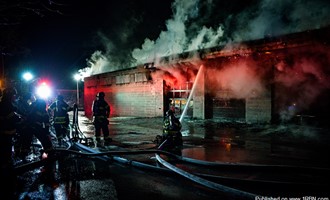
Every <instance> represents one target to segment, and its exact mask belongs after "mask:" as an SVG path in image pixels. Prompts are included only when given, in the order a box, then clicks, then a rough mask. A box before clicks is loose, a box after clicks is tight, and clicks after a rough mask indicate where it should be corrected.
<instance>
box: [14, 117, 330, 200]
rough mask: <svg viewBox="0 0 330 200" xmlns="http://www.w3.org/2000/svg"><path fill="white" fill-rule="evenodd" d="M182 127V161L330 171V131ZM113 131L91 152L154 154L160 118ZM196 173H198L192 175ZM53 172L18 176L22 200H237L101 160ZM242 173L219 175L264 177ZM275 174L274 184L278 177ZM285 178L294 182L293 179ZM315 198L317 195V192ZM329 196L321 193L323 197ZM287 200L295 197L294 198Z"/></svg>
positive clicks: (118, 124) (85, 122) (84, 125)
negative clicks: (109, 140)
mask: <svg viewBox="0 0 330 200" xmlns="http://www.w3.org/2000/svg"><path fill="white" fill-rule="evenodd" d="M78 120H79V128H80V130H81V132H82V133H83V134H84V136H85V137H86V138H93V131H94V129H93V125H92V123H91V121H90V120H89V119H88V118H86V117H85V116H84V112H83V111H80V112H79V117H78ZM182 125H183V128H182V134H183V141H184V145H183V149H182V156H183V157H187V158H192V159H196V160H202V161H209V162H214V163H234V164H235V163H239V164H240V163H247V164H265V165H290V166H300V167H301V166H306V167H318V168H326V169H329V168H330V164H329V163H330V160H329V159H330V156H329V154H330V153H329V152H330V151H329V142H330V141H329V140H330V135H329V134H330V131H329V129H328V128H320V127H312V126H308V125H302V124H283V125H267V124H263V125H262V124H259V125H249V124H245V123H241V122H237V123H233V122H226V121H224V120H222V121H220V120H218V121H216V120H191V119H184V120H183V122H182ZM109 128H110V132H111V133H110V135H111V137H112V139H113V143H112V144H111V145H110V146H108V147H107V148H102V149H99V148H96V147H95V144H93V143H89V144H88V145H89V147H90V148H91V149H92V150H93V151H95V152H106V151H117V150H123V149H124V150H129V151H138V150H150V149H155V148H156V144H155V143H154V140H155V137H156V135H161V132H162V118H129V117H112V118H110V124H109ZM88 141H91V140H88ZM125 158H128V159H130V160H137V161H146V162H147V163H157V162H156V160H155V155H154V154H142V155H130V156H125ZM186 168H187V169H188V167H186ZM196 168H199V167H195V169H194V170H196ZM200 168H201V167H200ZM188 170H191V169H190V168H189V169H188ZM54 171H55V174H54V177H53V178H49V176H48V175H47V174H45V173H44V172H43V171H42V170H41V169H40V168H36V169H34V170H32V171H27V172H25V173H24V174H23V175H21V176H20V178H21V180H23V181H21V184H22V186H21V188H22V189H21V190H22V192H21V194H20V198H19V199H98V200H101V199H137V198H138V199H145V198H147V197H148V199H149V198H157V199H185V198H189V199H219V198H220V197H222V198H223V199H232V198H230V197H226V196H225V195H223V194H219V193H218V192H215V191H213V190H212V189H209V188H205V187H203V186H201V185H199V184H197V183H195V182H192V181H191V180H188V179H186V178H184V177H182V176H179V175H177V174H172V173H170V174H169V173H168V172H158V171H154V170H147V169H137V168H135V167H132V166H130V165H127V164H121V163H118V162H114V161H113V160H112V159H102V157H101V158H100V157H88V158H87V157H84V156H73V155H71V156H67V157H63V159H59V160H58V161H56V165H55V170H54ZM206 171H208V170H206ZM217 173H218V172H217ZM241 173H242V172H240V171H235V170H233V169H232V168H229V169H226V170H224V169H222V174H221V176H224V175H227V176H229V175H230V176H232V177H239V178H242V177H244V178H246V179H252V178H253V177H257V176H259V177H262V176H263V175H261V174H260V173H255V172H253V173H252V172H251V173H247V174H246V172H244V173H245V174H244V175H242V174H241ZM275 174H276V173H274V176H273V177H272V178H274V177H276V176H277V175H275ZM217 175H218V174H217ZM304 176H306V175H304ZM311 176H314V175H311ZM269 177H270V176H267V178H269ZM285 178H290V175H286V176H285ZM278 179H279V178H278ZM324 179H326V180H328V175H327V176H325V178H324ZM302 181H304V180H302ZM327 184H329V183H327ZM234 186H235V185H234ZM253 192H255V193H256V194H262V195H267V191H258V189H254V190H253ZM274 194H276V195H280V194H278V193H274ZM294 194H296V193H292V195H294ZM306 194H307V195H308V194H309V193H308V192H307V193H306ZM310 194H311V195H314V196H315V195H318V193H315V192H314V193H310ZM328 194H329V193H328V192H325V193H324V192H323V191H322V193H320V195H322V196H319V197H324V195H328ZM283 195H284V193H283ZM285 195H286V197H292V196H290V192H287V193H286V194H285ZM260 197H261V196H260ZM328 197H329V196H328Z"/></svg>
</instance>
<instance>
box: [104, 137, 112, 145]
mask: <svg viewBox="0 0 330 200" xmlns="http://www.w3.org/2000/svg"><path fill="white" fill-rule="evenodd" d="M111 142H112V138H111V137H106V138H104V145H105V146H108V145H110V143H111Z"/></svg>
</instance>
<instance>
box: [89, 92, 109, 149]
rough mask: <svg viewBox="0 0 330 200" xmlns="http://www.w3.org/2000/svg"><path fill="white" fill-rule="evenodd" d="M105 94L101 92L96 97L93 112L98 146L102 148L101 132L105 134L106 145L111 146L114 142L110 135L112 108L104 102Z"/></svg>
mask: <svg viewBox="0 0 330 200" xmlns="http://www.w3.org/2000/svg"><path fill="white" fill-rule="evenodd" d="M104 97H105V94H104V92H99V93H98V94H97V95H96V99H95V100H94V101H93V105H92V112H93V124H94V128H95V138H96V142H97V146H98V147H100V146H102V144H101V131H102V133H103V138H104V145H109V143H110V142H111V141H112V139H111V137H110V133H109V127H108V124H109V120H108V118H109V116H110V106H109V104H108V103H107V102H106V101H105V100H104Z"/></svg>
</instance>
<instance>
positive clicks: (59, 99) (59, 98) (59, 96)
mask: <svg viewBox="0 0 330 200" xmlns="http://www.w3.org/2000/svg"><path fill="white" fill-rule="evenodd" d="M56 99H57V100H58V101H62V100H63V99H64V97H63V95H60V94H59V95H57V98H56Z"/></svg>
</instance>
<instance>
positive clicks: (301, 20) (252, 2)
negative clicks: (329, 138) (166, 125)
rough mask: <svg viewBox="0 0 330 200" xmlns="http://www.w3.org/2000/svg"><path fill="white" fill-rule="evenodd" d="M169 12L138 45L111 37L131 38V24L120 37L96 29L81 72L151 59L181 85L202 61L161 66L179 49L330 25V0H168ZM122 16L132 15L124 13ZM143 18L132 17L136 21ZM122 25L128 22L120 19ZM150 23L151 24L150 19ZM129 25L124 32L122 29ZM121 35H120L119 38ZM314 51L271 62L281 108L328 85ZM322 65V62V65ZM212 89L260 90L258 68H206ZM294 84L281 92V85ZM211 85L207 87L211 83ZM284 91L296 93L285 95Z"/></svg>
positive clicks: (245, 93) (243, 93) (303, 101)
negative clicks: (95, 45)
mask: <svg viewBox="0 0 330 200" xmlns="http://www.w3.org/2000/svg"><path fill="white" fill-rule="evenodd" d="M171 10H172V15H171V16H170V17H169V18H168V19H167V20H165V21H164V24H165V26H164V27H165V29H163V30H159V35H158V37H157V38H156V39H151V37H149V35H148V30H146V31H145V37H144V39H143V40H142V41H140V44H141V46H136V47H131V48H127V49H125V43H123V44H121V46H116V44H118V43H116V42H114V41H127V42H128V43H129V41H135V40H136V39H138V38H137V37H135V35H134V34H133V33H132V32H134V31H136V30H134V27H137V25H136V24H135V25H134V26H130V28H122V29H119V30H125V31H123V33H120V34H119V35H120V38H119V39H118V38H109V37H107V35H106V34H104V33H99V39H100V41H102V42H103V45H104V51H100V50H97V51H95V53H94V54H93V55H91V57H90V58H89V59H88V60H87V67H86V68H85V69H82V70H81V72H82V73H84V76H90V75H95V74H99V73H104V72H111V71H116V70H119V69H126V68H131V67H135V66H138V65H143V64H145V63H154V65H155V66H156V67H158V68H159V69H160V70H159V72H158V73H154V74H153V76H154V78H157V77H161V78H163V79H164V80H166V81H167V84H169V85H170V86H173V87H175V85H180V84H183V83H185V82H187V81H194V76H195V75H196V74H197V72H198V69H199V67H200V65H201V63H200V61H199V60H198V59H199V58H198V57H194V56H195V55H194V54H193V53H192V54H191V60H190V62H189V64H188V66H189V68H188V67H186V65H187V63H185V64H180V63H178V64H173V65H166V67H165V65H163V63H161V62H160V60H161V59H160V58H163V57H167V60H171V59H175V58H176V56H177V55H178V54H181V53H190V52H196V50H201V49H208V48H211V47H218V46H223V47H225V48H231V47H232V45H233V44H235V45H236V46H237V45H239V43H240V42H241V41H249V40H254V39H262V38H266V37H267V38H269V37H275V36H279V35H284V34H289V33H296V32H302V31H306V30H314V29H319V28H322V27H326V26H329V25H330V1H328V0H290V1H288V0H276V1H273V0H249V1H244V2H242V1H240V0H237V1H236V0H232V1H225V2H224V1H222V0H207V1H201V0H175V1H173V2H172V3H171ZM123 19H132V18H131V17H129V16H126V17H125V18H123ZM141 21H143V19H141V18H139V20H135V21H134V22H135V23H139V22H141ZM123 25H125V26H127V23H123ZM150 26H153V25H152V24H150ZM127 30H129V31H127ZM121 37H125V40H123V38H121ZM317 52H319V55H322V56H325V59H323V63H320V61H318V60H317V59H315V58H313V57H308V55H304V56H302V57H301V56H297V57H296V58H297V60H295V61H293V62H291V63H290V64H288V63H284V62H281V61H280V62H279V63H278V64H277V65H276V74H277V75H276V77H275V81H276V82H277V83H278V84H280V85H283V88H284V89H283V92H284V95H279V98H282V99H278V101H279V102H283V109H284V110H285V109H286V108H285V106H287V105H288V104H291V103H292V104H295V105H297V104H298V105H299V106H301V107H302V108H303V107H308V106H309V104H310V103H311V102H312V101H313V100H314V99H315V98H316V96H317V95H318V94H320V92H321V91H323V90H324V89H329V87H330V86H329V83H330V80H329V77H328V76H327V75H326V74H328V72H327V70H326V68H328V67H329V63H330V62H329V55H328V53H326V52H322V49H318V50H317ZM325 66H326V67H325ZM207 73H208V74H209V76H208V77H209V79H210V80H209V81H210V82H212V83H214V84H212V85H214V89H215V90H216V89H219V87H221V88H222V89H228V90H231V91H232V94H234V95H236V97H237V98H246V97H251V95H253V94H257V95H260V94H262V93H263V92H264V91H265V88H263V87H264V86H263V85H265V84H264V82H265V80H264V77H263V72H262V71H261V69H260V66H258V65H257V64H256V63H253V62H249V61H245V62H236V63H235V64H228V65H227V66H225V67H224V66H223V67H221V69H217V68H212V69H209V71H208V72H207ZM290 87H292V88H294V89H292V90H291V91H284V90H285V88H290ZM210 90H212V87H211V88H210ZM287 92H290V93H291V94H295V97H296V98H293V99H288V98H287V96H291V97H292V96H293V95H285V94H286V93H287Z"/></svg>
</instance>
